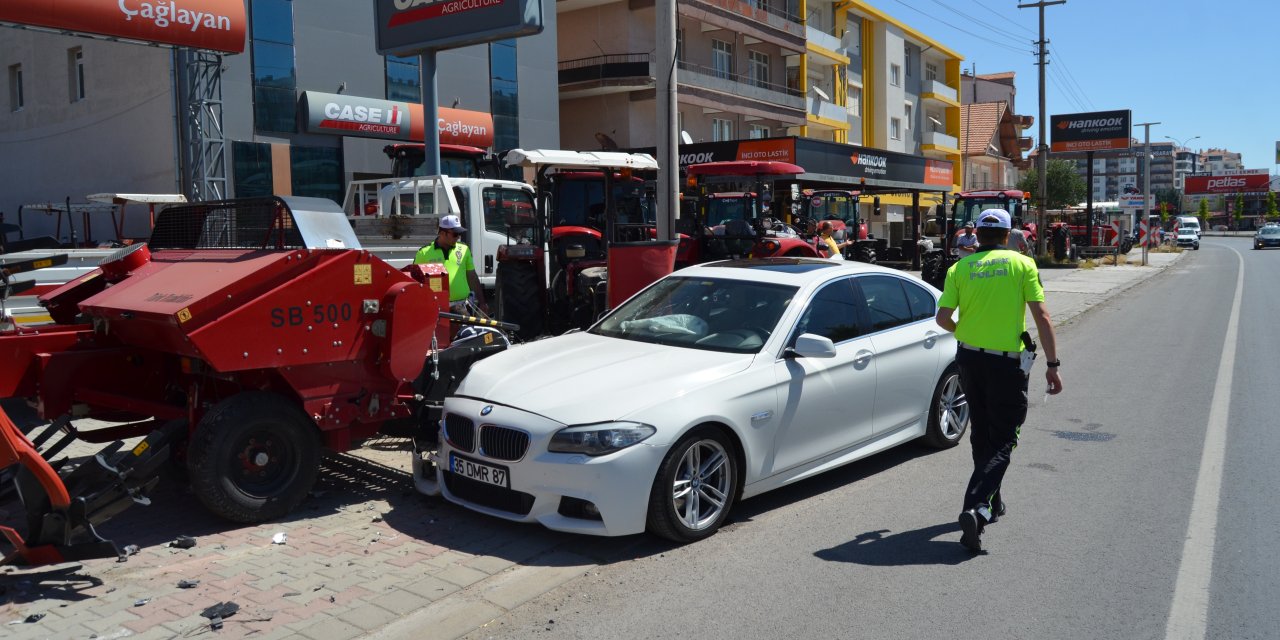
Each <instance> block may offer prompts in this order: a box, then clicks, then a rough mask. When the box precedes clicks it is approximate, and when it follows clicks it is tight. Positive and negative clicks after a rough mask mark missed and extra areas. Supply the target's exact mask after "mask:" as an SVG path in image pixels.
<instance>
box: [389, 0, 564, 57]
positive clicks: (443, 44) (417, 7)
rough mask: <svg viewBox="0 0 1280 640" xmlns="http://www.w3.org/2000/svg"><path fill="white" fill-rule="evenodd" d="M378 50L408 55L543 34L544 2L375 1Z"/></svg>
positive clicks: (530, 0)
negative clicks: (428, 50)
mask: <svg viewBox="0 0 1280 640" xmlns="http://www.w3.org/2000/svg"><path fill="white" fill-rule="evenodd" d="M374 20H375V21H376V22H377V24H376V25H374V26H375V31H376V34H377V42H376V44H377V49H378V53H380V54H382V55H387V54H390V55H397V56H406V55H411V54H416V53H418V52H421V51H424V50H427V49H436V50H439V49H452V48H455V47H464V46H467V45H472V44H480V43H483V42H493V41H494V40H502V39H505V38H518V37H520V36H530V35H533V34H535V33H541V32H542V0H374Z"/></svg>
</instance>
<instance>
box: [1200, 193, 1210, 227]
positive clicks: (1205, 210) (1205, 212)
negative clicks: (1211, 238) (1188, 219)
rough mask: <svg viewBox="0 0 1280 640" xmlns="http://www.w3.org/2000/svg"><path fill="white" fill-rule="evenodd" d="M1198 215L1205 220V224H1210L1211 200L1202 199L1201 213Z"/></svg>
mask: <svg viewBox="0 0 1280 640" xmlns="http://www.w3.org/2000/svg"><path fill="white" fill-rule="evenodd" d="M1198 213H1199V214H1200V219H1201V220H1204V223H1205V224H1209V199H1208V198H1200V211H1199V212H1198Z"/></svg>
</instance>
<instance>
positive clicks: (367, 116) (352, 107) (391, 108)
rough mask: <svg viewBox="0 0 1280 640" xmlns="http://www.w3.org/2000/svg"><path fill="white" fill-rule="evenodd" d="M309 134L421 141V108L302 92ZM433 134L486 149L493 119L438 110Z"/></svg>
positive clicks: (442, 139)
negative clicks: (437, 118)
mask: <svg viewBox="0 0 1280 640" xmlns="http://www.w3.org/2000/svg"><path fill="white" fill-rule="evenodd" d="M299 102H300V103H301V105H302V111H303V113H305V114H306V128H307V131H310V132H312V133H333V134H337V135H344V136H359V137H363V138H384V139H387V140H410V141H414V142H422V141H424V139H425V138H424V133H425V131H426V125H425V123H424V122H423V118H424V116H423V115H422V105H421V104H417V103H411V102H396V101H393V100H377V99H374V98H361V97H358V96H345V95H340V94H335V93H321V92H319V91H304V92H302V97H301V98H299ZM439 114H440V115H439V120H438V121H437V122H436V131H438V132H439V136H440V142H442V143H445V144H462V145H467V146H471V147H480V148H482V149H483V148H486V147H489V146H491V145H492V144H493V116H492V115H490V114H488V113H484V112H482V111H467V110H465V109H450V108H448V107H440V108H439Z"/></svg>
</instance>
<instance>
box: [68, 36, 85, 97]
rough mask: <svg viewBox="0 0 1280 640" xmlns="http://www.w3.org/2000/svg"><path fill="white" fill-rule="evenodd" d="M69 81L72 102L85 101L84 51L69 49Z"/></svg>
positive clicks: (76, 48) (74, 48) (78, 48)
mask: <svg viewBox="0 0 1280 640" xmlns="http://www.w3.org/2000/svg"><path fill="white" fill-rule="evenodd" d="M67 80H68V85H67V86H68V88H69V90H70V94H71V101H72V102H80V101H81V100H84V49H81V48H80V47H72V48H70V49H67Z"/></svg>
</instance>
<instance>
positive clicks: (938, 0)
mask: <svg viewBox="0 0 1280 640" xmlns="http://www.w3.org/2000/svg"><path fill="white" fill-rule="evenodd" d="M933 3H934V4H936V5H938V6H939V7H942V8H943V9H946V10H947V11H950V12H951V13H954V14H956V15H958V16H960V17H961V18H964V19H966V20H969V21H971V22H974V23H977V24H979V25H982V26H984V27H986V28H988V29H990V30H992V31H995V32H996V33H999V34H1000V35H1004V36H1008V37H1009V38H1011V39H1013V40H1018V39H1021V38H1022V36H1021V35H1018V34H1016V33H1013V32H1012V31H1006V30H1005V29H1004V28H1002V27H997V26H995V25H993V24H991V23H989V22H983V21H982V20H979V19H978V18H976V17H974V16H972V15H970V14H968V13H965V12H963V11H961V10H959V9H956V8H954V7H951V6H949V5H947V4H944V3H943V2H942V0H933Z"/></svg>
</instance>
